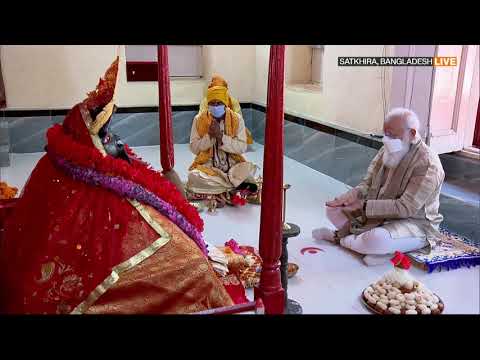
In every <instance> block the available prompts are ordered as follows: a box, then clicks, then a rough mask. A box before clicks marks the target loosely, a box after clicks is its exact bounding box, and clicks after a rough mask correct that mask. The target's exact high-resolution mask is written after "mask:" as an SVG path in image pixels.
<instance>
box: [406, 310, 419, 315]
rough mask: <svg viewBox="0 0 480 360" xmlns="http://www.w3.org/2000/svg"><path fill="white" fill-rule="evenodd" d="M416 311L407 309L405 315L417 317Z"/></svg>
mask: <svg viewBox="0 0 480 360" xmlns="http://www.w3.org/2000/svg"><path fill="white" fill-rule="evenodd" d="M417 314H418V313H417V310H415V309H408V310H407V311H405V315H417Z"/></svg>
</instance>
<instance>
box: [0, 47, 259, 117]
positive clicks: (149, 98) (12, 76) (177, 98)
mask: <svg viewBox="0 0 480 360" xmlns="http://www.w3.org/2000/svg"><path fill="white" fill-rule="evenodd" d="M117 51H119V52H120V53H121V60H122V64H121V66H120V78H119V82H118V88H117V102H118V105H119V106H155V105H158V86H157V83H155V82H127V81H126V69H125V47H124V46H123V45H122V46H118V45H97V46H95V45H57V46H50V45H48V46H47V45H21V46H20V45H15V46H10V45H4V46H2V48H1V51H0V56H1V62H2V70H3V75H4V82H5V88H6V94H7V105H8V109H57V108H70V107H72V106H73V105H74V104H76V103H78V102H80V101H82V100H83V99H84V98H85V95H86V93H87V92H88V91H91V90H93V89H94V88H95V86H96V84H97V82H98V79H99V77H100V76H101V75H103V73H104V72H105V70H106V69H107V67H108V66H109V65H110V64H111V62H112V61H113V60H114V58H115V56H116V55H117ZM204 52H205V59H206V62H205V71H206V72H205V74H204V75H206V77H204V79H202V80H183V79H179V80H174V81H172V82H171V92H172V103H173V104H174V105H191V104H199V103H200V101H201V99H202V96H203V94H204V91H205V88H206V82H207V80H209V76H210V75H211V74H212V73H213V72H218V73H220V74H221V75H223V76H224V77H225V78H226V79H227V81H228V82H229V85H230V88H231V91H232V93H233V94H234V95H235V96H236V97H237V98H238V99H239V100H240V101H243V102H250V101H252V92H253V86H254V77H253V73H254V54H255V48H254V46H253V45H250V46H248V45H247V46H231V45H228V46H221V45H215V46H205V47H204Z"/></svg>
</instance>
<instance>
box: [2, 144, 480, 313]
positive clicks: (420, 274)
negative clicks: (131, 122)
mask: <svg viewBox="0 0 480 360" xmlns="http://www.w3.org/2000/svg"><path fill="white" fill-rule="evenodd" d="M254 148H255V151H252V152H250V153H248V154H247V157H248V158H249V159H250V160H252V161H254V162H256V163H257V164H258V165H259V166H260V167H261V166H262V162H263V147H262V146H261V145H258V144H255V146H254ZM134 149H135V151H136V152H137V153H138V155H140V156H141V157H142V158H143V159H144V160H146V161H148V162H150V163H151V164H152V165H153V166H154V167H155V168H159V167H160V156H159V149H158V146H144V147H136V148H134ZM42 155H43V154H42V153H29V154H10V157H11V158H10V164H11V166H10V167H5V168H1V174H0V177H1V179H2V181H7V182H8V183H9V184H10V185H12V186H17V187H19V188H20V189H21V188H22V187H23V185H24V183H25V181H26V180H27V178H28V176H29V174H30V172H31V170H32V169H33V167H34V166H35V164H36V162H37V161H38V159H39V158H40V157H41V156H42ZM191 161H192V155H191V153H190V152H189V151H188V145H186V144H176V145H175V164H176V166H175V168H176V170H177V172H178V173H179V175H180V176H181V177H182V178H183V179H185V178H186V170H187V167H188V165H189V164H190V162H191ZM284 177H285V182H287V183H289V184H291V185H292V188H291V189H290V190H289V191H288V195H287V205H288V208H287V220H288V221H289V222H292V223H295V224H297V225H299V226H300V228H301V231H302V232H301V234H300V235H299V236H298V237H297V238H293V239H291V240H290V243H289V255H290V262H295V263H297V264H298V265H299V267H300V270H299V272H298V274H297V275H296V277H294V278H293V279H291V280H290V282H289V295H290V298H292V299H295V300H297V301H298V302H300V303H301V304H302V306H303V310H304V313H305V314H368V311H367V310H366V309H365V308H364V307H363V306H362V304H361V303H360V301H359V296H360V294H361V292H362V290H363V289H364V288H365V287H366V286H367V285H368V284H370V283H371V282H373V281H375V280H377V279H378V278H379V277H380V276H381V275H383V274H384V273H385V272H386V271H388V270H389V269H390V268H391V265H389V264H385V265H380V266H376V267H367V266H365V265H364V264H363V262H362V260H361V258H360V257H358V256H356V255H354V254H352V253H351V252H348V251H346V250H344V249H342V248H339V247H337V246H334V245H331V244H329V243H326V242H317V241H315V240H314V239H313V238H312V236H311V232H312V230H313V229H314V228H317V227H320V226H327V225H328V220H327V219H326V218H325V213H324V208H323V204H324V203H325V201H327V200H328V199H330V198H332V197H334V196H336V195H337V194H340V193H342V192H344V191H345V190H346V189H347V188H348V185H346V184H345V183H343V182H340V181H338V180H336V179H334V178H332V177H330V176H327V175H325V174H323V173H321V172H319V171H316V170H314V169H312V168H311V167H308V166H306V165H303V164H301V163H300V162H298V161H296V160H293V159H291V158H288V157H285V160H284ZM202 217H203V218H204V220H205V232H204V236H205V239H206V240H207V241H208V242H210V243H212V244H217V245H220V244H223V243H225V242H226V241H228V240H229V239H231V238H234V239H235V240H237V241H238V242H239V243H241V244H246V245H253V246H258V232H259V221H260V207H259V206H255V205H247V206H245V207H243V208H224V209H220V210H219V211H218V212H217V213H216V214H210V213H207V212H203V213H202ZM306 247H315V248H317V249H319V250H318V251H317V252H316V253H314V254H311V253H308V252H306V253H305V254H302V252H301V250H302V249H303V248H306ZM411 272H412V274H413V275H414V276H415V277H417V278H418V279H419V280H420V281H422V282H424V283H425V284H426V285H427V286H428V287H429V288H430V289H431V290H433V291H434V292H436V293H437V294H438V295H440V297H441V298H442V299H443V300H444V302H445V304H446V307H445V313H446V314H479V313H480V267H476V268H470V269H466V268H462V269H458V270H454V271H442V272H435V273H432V274H427V273H426V272H424V271H422V270H420V269H418V268H412V270H411ZM248 295H249V297H250V298H252V297H253V295H252V292H251V291H249V293H248Z"/></svg>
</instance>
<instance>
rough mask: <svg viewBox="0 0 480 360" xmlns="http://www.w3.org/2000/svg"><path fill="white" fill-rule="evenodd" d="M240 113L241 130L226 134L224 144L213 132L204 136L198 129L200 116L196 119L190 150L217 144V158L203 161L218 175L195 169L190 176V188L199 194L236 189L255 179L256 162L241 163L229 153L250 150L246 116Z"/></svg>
mask: <svg viewBox="0 0 480 360" xmlns="http://www.w3.org/2000/svg"><path fill="white" fill-rule="evenodd" d="M237 116H238V131H237V134H236V136H233V137H232V136H228V135H225V134H224V135H223V137H222V145H220V146H219V145H218V144H217V140H216V139H215V138H212V137H210V135H209V134H206V135H204V136H203V137H200V135H199V134H198V132H197V121H198V120H199V118H200V117H199V115H197V116H195V118H194V119H193V124H192V130H191V133H190V150H191V151H192V153H193V154H195V155H198V154H199V153H200V152H202V151H206V150H208V149H210V148H212V147H213V158H212V159H210V160H209V161H208V162H206V163H205V164H203V166H206V167H208V168H210V169H211V170H213V171H215V172H216V173H217V174H218V175H217V176H211V175H207V174H205V173H204V172H202V171H200V170H198V169H194V170H192V171H191V172H190V173H189V175H188V182H187V189H188V190H189V191H192V192H195V193H199V194H221V193H224V192H227V191H230V190H233V189H234V188H236V187H237V186H238V185H240V184H241V183H243V182H244V181H245V180H251V181H253V177H254V176H255V172H256V169H257V167H256V165H255V164H253V163H251V162H248V161H247V162H240V163H237V162H236V161H235V160H234V159H233V158H232V157H231V156H229V154H243V153H245V152H246V150H247V134H246V130H245V122H244V121H243V118H242V117H241V116H240V115H239V114H237ZM219 125H220V130H221V131H224V129H225V123H224V121H221V122H220V124H219Z"/></svg>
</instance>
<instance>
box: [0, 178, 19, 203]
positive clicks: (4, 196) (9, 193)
mask: <svg viewBox="0 0 480 360" xmlns="http://www.w3.org/2000/svg"><path fill="white" fill-rule="evenodd" d="M17 192H18V189H17V188H16V187H12V186H8V184H7V183H6V182H3V181H0V200H8V199H13V198H14V197H15V195H17Z"/></svg>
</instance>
